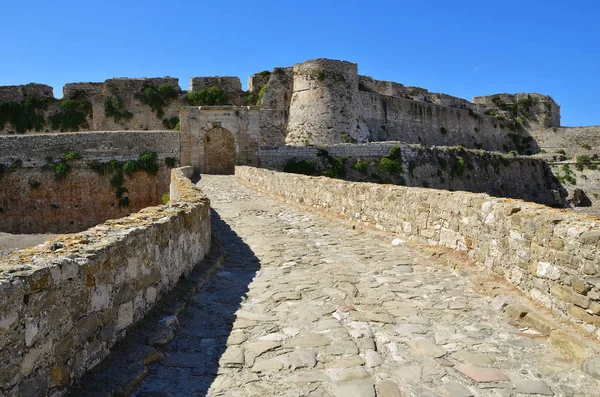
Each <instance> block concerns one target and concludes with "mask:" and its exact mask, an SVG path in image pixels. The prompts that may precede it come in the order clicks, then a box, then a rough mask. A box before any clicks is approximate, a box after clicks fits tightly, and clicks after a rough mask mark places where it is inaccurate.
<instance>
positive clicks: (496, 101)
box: [473, 93, 560, 129]
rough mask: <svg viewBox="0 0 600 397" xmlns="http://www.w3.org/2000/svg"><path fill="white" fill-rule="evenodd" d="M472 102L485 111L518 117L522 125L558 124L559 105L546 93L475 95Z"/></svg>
mask: <svg viewBox="0 0 600 397" xmlns="http://www.w3.org/2000/svg"><path fill="white" fill-rule="evenodd" d="M473 103H474V104H476V105H479V106H482V107H483V108H484V109H485V111H486V112H487V113H494V114H497V115H502V116H504V117H506V118H509V119H520V120H521V122H522V123H523V125H524V127H525V128H527V129H532V128H540V127H543V128H550V127H558V126H559V125H560V106H558V105H557V104H556V102H554V99H552V98H551V97H550V96H548V95H543V94H537V93H518V94H495V95H485V96H477V97H474V98H473Z"/></svg>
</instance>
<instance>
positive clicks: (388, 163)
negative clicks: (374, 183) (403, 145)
mask: <svg viewBox="0 0 600 397" xmlns="http://www.w3.org/2000/svg"><path fill="white" fill-rule="evenodd" d="M379 169H380V170H381V171H382V172H388V173H390V174H403V173H404V170H403V169H402V150H401V149H400V146H392V147H391V148H390V150H389V152H388V153H387V154H386V155H385V156H383V157H382V158H381V160H380V161H379Z"/></svg>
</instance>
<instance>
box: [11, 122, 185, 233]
mask: <svg viewBox="0 0 600 397" xmlns="http://www.w3.org/2000/svg"><path fill="white" fill-rule="evenodd" d="M69 152H75V153H78V154H79V155H81V157H82V158H81V159H79V160H72V161H69V162H68V165H69V168H70V170H69V171H68V172H66V174H65V175H64V177H62V178H59V179H57V178H56V176H55V173H54V171H55V170H54V166H49V165H48V160H49V159H50V160H51V161H54V162H55V161H58V160H60V159H61V158H63V156H65V154H67V153H69ZM144 152H154V153H156V154H157V160H156V161H157V164H158V166H159V168H158V171H157V173H156V174H155V175H150V174H147V173H146V172H143V171H137V172H135V173H133V174H131V175H124V182H123V184H122V187H123V188H125V189H126V191H124V192H123V193H122V197H127V199H128V205H119V198H117V197H116V188H115V187H113V186H112V185H111V180H112V178H113V176H114V172H111V173H107V174H105V175H102V174H99V173H98V172H96V171H94V170H92V169H91V168H90V166H89V163H90V162H91V161H98V162H104V163H105V162H108V161H112V160H116V161H120V162H123V161H126V160H137V159H138V157H139V155H141V154H142V153H144ZM0 153H1V154H2V156H0V163H1V164H3V165H5V166H10V165H11V164H13V163H15V161H17V160H18V161H21V165H20V166H19V167H15V168H14V169H10V168H9V170H7V171H5V172H3V173H2V174H1V175H0V183H1V184H2V189H0V208H1V209H2V211H1V212H0V231H2V232H8V233H72V232H78V231H81V230H84V229H86V228H88V227H91V226H93V225H96V224H98V223H101V222H104V221H105V220H107V219H114V218H120V217H122V216H126V215H128V214H130V213H132V212H136V211H139V210H141V209H142V208H144V207H148V206H151V205H157V204H160V203H161V202H162V201H161V200H162V195H163V194H164V193H166V192H168V189H169V177H170V170H169V167H168V166H167V164H166V159H167V158H171V159H172V160H174V161H175V162H177V159H178V158H179V135H178V134H177V133H173V132H121V133H117V132H96V133H82V134H77V133H69V134H44V135H21V136H19V135H17V136H3V137H0Z"/></svg>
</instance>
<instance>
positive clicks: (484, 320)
mask: <svg viewBox="0 0 600 397" xmlns="http://www.w3.org/2000/svg"><path fill="white" fill-rule="evenodd" d="M199 185H200V187H201V188H202V190H203V191H204V192H205V193H206V194H207V195H208V196H209V198H210V200H211V204H212V206H213V208H214V210H215V211H216V214H217V215H218V216H219V217H220V218H221V219H222V220H223V221H224V222H225V224H226V225H227V227H228V228H231V230H227V231H222V230H221V231H218V230H217V231H215V232H214V233H215V234H216V237H217V238H219V239H221V240H222V244H223V247H224V249H225V250H227V251H228V253H229V256H228V258H227V259H226V261H225V262H224V263H223V265H222V267H221V269H220V271H219V272H217V273H216V274H215V276H214V277H213V278H212V279H211V280H210V281H209V282H208V283H206V284H205V285H204V286H203V287H202V288H201V289H200V290H199V291H198V292H197V293H196V294H195V295H194V296H192V297H190V301H192V302H195V304H194V305H189V304H188V307H187V308H186V309H185V310H184V311H183V312H182V313H181V314H180V315H179V316H178V318H179V323H180V328H179V330H178V332H177V333H176V334H175V338H174V339H173V340H172V341H171V342H170V343H168V344H167V345H166V346H164V347H163V349H162V353H163V354H164V356H165V357H164V359H162V360H161V361H159V362H157V363H154V364H152V365H150V366H149V371H148V374H147V375H146V376H145V378H144V380H143V381H142V382H141V383H140V384H139V386H137V388H136V389H135V391H134V392H133V394H132V395H133V396H140V397H141V396H192V395H199V396H202V395H208V396H232V397H234V396H286V397H288V396H289V397H293V396H298V397H299V396H311V397H317V396H340V397H352V396H373V397H375V396H379V397H384V396H385V397H388V396H390V397H391V396H394V397H395V396H440V397H463V396H464V397H468V396H476V397H508V396H528V397H530V396H534V397H535V396H564V397H575V396H598V395H600V392H599V390H600V388H599V387H598V386H599V384H598V382H597V381H596V380H594V379H592V378H591V377H590V376H589V375H587V374H585V373H583V372H582V371H581V370H580V369H579V367H578V364H577V363H573V362H570V361H568V360H567V359H566V358H565V357H563V356H562V355H561V353H560V352H559V351H558V350H557V349H556V348H555V347H553V346H552V344H551V343H550V341H549V340H548V338H547V337H540V335H539V334H535V333H531V334H528V333H525V332H523V329H522V328H521V329H520V328H519V326H518V325H517V323H514V322H513V320H512V319H511V318H510V317H509V316H508V315H507V314H505V313H503V312H502V311H501V310H497V308H495V307H494V305H493V304H492V303H493V300H492V298H491V297H488V296H486V295H481V294H480V293H478V292H476V291H475V290H474V289H473V287H472V285H471V283H470V282H469V281H468V280H467V278H465V277H461V276H460V275H459V274H458V272H457V271H453V270H452V269H450V268H449V267H448V266H446V265H444V264H442V263H441V261H439V260H438V259H436V258H434V257H432V256H431V255H430V254H428V253H425V252H424V251H420V250H419V249H418V248H415V247H411V246H407V245H405V244H403V243H399V244H396V243H397V242H395V244H392V240H393V238H392V236H385V235H382V234H376V233H365V232H361V231H358V230H352V228H349V227H348V225H346V224H342V223H338V222H336V221H332V220H330V219H326V218H322V217H320V216H318V215H315V214H313V213H308V212H305V211H302V210H301V209H298V208H291V207H287V206H285V205H284V204H283V203H282V202H280V201H277V200H275V199H272V198H270V197H268V196H266V195H263V194H261V193H257V192H254V191H251V190H249V189H247V188H246V187H244V186H242V185H240V184H239V183H237V182H236V181H235V179H234V178H233V177H230V176H203V177H202V180H201V181H200V183H199ZM225 232H227V233H225ZM232 236H233V237H232ZM496 306H497V302H496Z"/></svg>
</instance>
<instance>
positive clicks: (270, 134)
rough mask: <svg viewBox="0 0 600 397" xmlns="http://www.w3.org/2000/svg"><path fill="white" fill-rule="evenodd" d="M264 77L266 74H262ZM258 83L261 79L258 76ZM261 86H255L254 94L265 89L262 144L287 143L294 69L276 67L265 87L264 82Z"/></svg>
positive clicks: (261, 128) (262, 109) (260, 143)
mask: <svg viewBox="0 0 600 397" xmlns="http://www.w3.org/2000/svg"><path fill="white" fill-rule="evenodd" d="M260 77H263V78H264V76H260ZM256 80H257V83H259V79H258V78H256ZM260 83H263V85H262V86H260V87H253V88H255V91H254V92H253V95H256V96H257V97H258V96H259V95H260V91H261V90H262V89H264V91H263V96H262V98H261V103H260V106H261V110H260V136H259V145H260V146H273V145H285V139H286V134H287V123H288V120H289V107H290V101H291V99H292V89H293V84H294V81H293V70H292V68H275V69H274V70H273V73H271V74H270V75H269V79H268V81H267V82H266V84H268V85H267V87H266V88H264V84H265V83H264V82H263V81H260Z"/></svg>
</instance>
